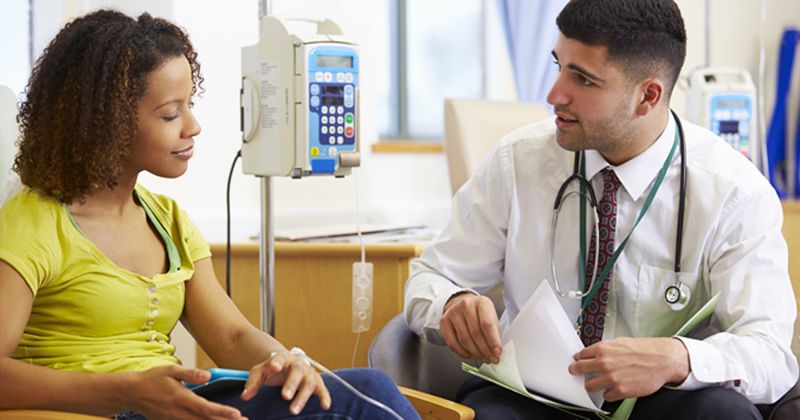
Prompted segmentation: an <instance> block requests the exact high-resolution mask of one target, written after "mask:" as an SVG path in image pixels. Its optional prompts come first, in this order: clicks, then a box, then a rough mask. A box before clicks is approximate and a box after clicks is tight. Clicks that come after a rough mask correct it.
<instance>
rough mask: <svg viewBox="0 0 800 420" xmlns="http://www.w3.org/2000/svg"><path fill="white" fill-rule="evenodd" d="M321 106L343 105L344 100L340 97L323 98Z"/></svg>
mask: <svg viewBox="0 0 800 420" xmlns="http://www.w3.org/2000/svg"><path fill="white" fill-rule="evenodd" d="M322 105H344V98H343V97H341V96H323V97H322Z"/></svg>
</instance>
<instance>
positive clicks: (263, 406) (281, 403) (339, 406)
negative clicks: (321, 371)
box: [207, 369, 419, 420]
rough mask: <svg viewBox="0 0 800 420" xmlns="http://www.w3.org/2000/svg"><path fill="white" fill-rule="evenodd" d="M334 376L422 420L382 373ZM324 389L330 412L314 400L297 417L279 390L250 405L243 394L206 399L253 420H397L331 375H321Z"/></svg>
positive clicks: (408, 416)
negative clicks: (237, 410)
mask: <svg viewBox="0 0 800 420" xmlns="http://www.w3.org/2000/svg"><path fill="white" fill-rule="evenodd" d="M335 373H336V374H337V375H338V376H339V377H341V378H342V379H344V380H345V381H347V383H349V384H350V385H352V386H353V387H354V388H356V389H357V390H359V391H361V393H363V394H365V395H367V396H369V397H370V398H372V399H374V400H377V401H379V402H381V403H383V404H384V405H386V406H388V407H389V408H391V409H392V410H394V411H395V412H396V413H397V414H398V415H399V416H400V417H401V418H403V419H404V420H405V419H419V415H418V414H417V413H416V411H414V407H412V406H411V403H409V402H408V400H407V399H406V398H405V397H404V396H403V395H402V394H401V393H400V391H399V390H398V389H397V386H396V385H395V384H394V382H392V380H391V379H389V377H388V376H386V375H385V374H384V373H383V372H380V371H378V370H375V369H344V370H338V371H335ZM322 378H323V380H324V381H325V386H327V387H328V391H330V393H331V401H332V403H331V408H330V409H329V410H328V411H325V410H323V409H322V407H320V405H319V399H318V398H317V397H316V396H312V397H311V398H310V399H309V400H308V403H306V406H305V408H304V409H303V411H302V412H301V413H300V414H299V415H298V416H294V415H292V414H291V413H290V412H289V401H285V400H284V399H283V398H282V397H281V395H280V387H269V386H264V387H261V390H260V391H259V393H258V394H257V395H256V396H255V397H253V399H251V400H250V401H242V399H241V398H240V394H241V391H228V392H222V393H219V394H214V395H210V396H207V398H208V399H209V400H211V401H216V402H219V403H221V404H226V405H230V406H233V407H236V408H238V409H239V410H240V411H241V412H242V414H243V415H245V416H247V417H248V418H250V419H251V420H256V419H264V420H267V419H268V420H278V419H325V418H329V419H396V417H394V416H392V415H391V414H389V413H388V412H386V411H384V410H383V409H381V408H378V407H376V406H374V405H372V404H370V403H368V402H366V401H364V400H362V399H361V398H359V397H357V396H356V395H355V394H354V393H353V392H352V391H350V390H349V389H347V388H346V387H345V386H344V385H342V384H341V383H340V382H339V381H337V380H336V379H335V378H333V377H331V376H330V375H328V374H325V375H322Z"/></svg>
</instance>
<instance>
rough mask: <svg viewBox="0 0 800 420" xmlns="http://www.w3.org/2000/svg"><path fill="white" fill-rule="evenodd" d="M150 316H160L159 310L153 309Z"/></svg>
mask: <svg viewBox="0 0 800 420" xmlns="http://www.w3.org/2000/svg"><path fill="white" fill-rule="evenodd" d="M150 315H152V316H158V309H153V310H152V311H151V312H150Z"/></svg>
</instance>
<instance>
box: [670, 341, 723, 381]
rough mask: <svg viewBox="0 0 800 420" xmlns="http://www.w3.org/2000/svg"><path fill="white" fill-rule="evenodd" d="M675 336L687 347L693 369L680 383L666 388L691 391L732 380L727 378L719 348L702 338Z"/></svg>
mask: <svg viewBox="0 0 800 420" xmlns="http://www.w3.org/2000/svg"><path fill="white" fill-rule="evenodd" d="M673 338H677V339H678V340H680V341H681V342H682V343H683V345H684V346H685V347H686V351H687V352H688V353H689V367H690V369H691V370H690V372H689V376H687V377H686V379H684V381H683V382H682V383H681V384H680V385H675V386H664V388H668V389H676V390H682V391H691V390H694V389H700V388H708V387H712V386H721V385H725V384H726V383H729V382H731V381H728V380H726V378H725V375H726V372H727V369H726V367H725V366H724V364H723V363H724V358H723V357H722V354H720V351H719V349H718V348H716V347H715V346H713V345H711V344H709V343H706V342H705V341H702V340H696V339H693V338H687V337H673Z"/></svg>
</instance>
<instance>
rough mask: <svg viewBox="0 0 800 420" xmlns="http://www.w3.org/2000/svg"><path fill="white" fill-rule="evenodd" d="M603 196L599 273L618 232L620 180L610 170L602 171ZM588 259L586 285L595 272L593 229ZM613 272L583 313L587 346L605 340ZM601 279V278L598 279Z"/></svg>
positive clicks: (609, 257)
mask: <svg viewBox="0 0 800 420" xmlns="http://www.w3.org/2000/svg"><path fill="white" fill-rule="evenodd" d="M601 173H602V174H603V195H602V196H601V197H600V202H599V203H598V208H597V214H598V216H599V217H600V220H599V221H598V223H599V225H600V226H599V227H600V229H599V231H600V232H599V233H600V252H599V253H598V261H597V274H598V275H599V274H600V273H601V272H603V269H604V268H605V267H606V263H607V262H608V260H609V259H611V255H613V254H614V234H615V232H616V230H617V190H618V189H619V185H620V183H619V179H618V178H617V175H616V174H614V171H612V170H611V169H608V168H606V169H603V171H602V172H601ZM589 243H590V245H589V256H588V258H587V261H586V283H587V284H588V283H589V282H590V281H591V279H592V272H593V270H594V253H595V231H594V230H592V240H591V241H590V242H589ZM613 271H614V270H613V269H611V270H609V272H608V275H607V276H606V278H605V279H604V280H603V284H602V286H600V288H599V289H598V290H597V293H595V295H594V296H593V297H592V300H591V301H590V302H589V304H588V305H587V306H586V308H585V309H584V310H583V323H582V324H581V341H583V345H584V346H589V345H592V344H594V343H596V342H598V341H600V340H601V339H602V338H603V326H604V325H605V321H606V307H607V306H608V285H609V283H610V282H611V276H612V275H613ZM598 280H599V279H598Z"/></svg>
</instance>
